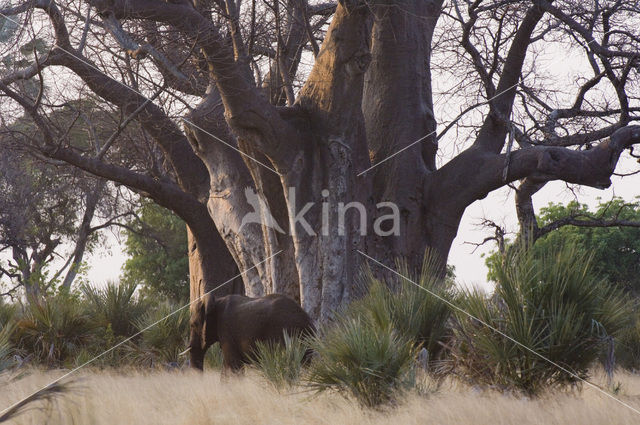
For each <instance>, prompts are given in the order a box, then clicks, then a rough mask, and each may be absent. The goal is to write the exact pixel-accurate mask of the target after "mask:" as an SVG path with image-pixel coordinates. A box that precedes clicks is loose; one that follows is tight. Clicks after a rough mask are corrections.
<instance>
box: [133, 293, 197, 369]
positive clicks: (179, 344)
mask: <svg viewBox="0 0 640 425" xmlns="http://www.w3.org/2000/svg"><path fill="white" fill-rule="evenodd" d="M180 307H181V306H179V305H175V304H172V303H169V302H165V303H162V304H160V305H158V306H157V307H155V308H153V309H151V310H149V311H148V312H147V313H146V314H145V315H144V316H143V317H142V318H141V319H139V320H137V321H136V322H135V323H136V327H137V329H138V330H139V331H143V332H142V335H141V340H140V341H139V342H138V343H137V344H136V345H135V347H134V351H135V353H134V354H135V356H136V358H137V359H138V360H139V361H142V362H143V363H147V364H149V365H152V366H153V365H155V364H157V363H161V364H169V363H180V362H182V361H183V360H184V358H183V357H181V356H180V355H179V354H180V353H181V352H182V351H184V350H185V348H186V347H187V346H188V343H187V339H188V338H187V337H188V331H189V309H187V308H183V309H181V310H179V311H178V309H179V308H180ZM152 325H153V326H152ZM147 328H148V329H147Z"/></svg>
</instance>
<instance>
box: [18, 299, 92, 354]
mask: <svg viewBox="0 0 640 425" xmlns="http://www.w3.org/2000/svg"><path fill="white" fill-rule="evenodd" d="M95 331H96V326H95V325H94V324H93V323H92V321H91V320H90V317H89V314H88V312H87V310H86V309H85V308H84V306H83V305H82V304H81V302H80V301H79V300H78V299H77V298H74V297H71V296H69V295H64V294H60V295H56V296H52V297H49V298H48V299H45V300H40V301H38V302H35V301H34V302H32V303H30V304H27V305H26V306H25V307H24V312H23V315H22V317H21V318H20V319H19V320H18V322H17V338H18V340H19V341H20V348H22V349H23V350H24V351H26V352H28V353H33V354H34V355H35V358H36V360H37V361H39V362H41V363H44V364H47V365H50V366H58V365H61V364H62V363H63V362H65V361H66V360H69V359H71V358H72V357H73V356H74V355H75V354H76V353H77V352H78V351H79V350H80V349H81V348H82V347H85V346H87V345H88V344H90V343H91V341H92V338H93V337H94V336H95Z"/></svg>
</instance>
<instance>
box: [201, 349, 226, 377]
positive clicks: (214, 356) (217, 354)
mask: <svg viewBox="0 0 640 425" xmlns="http://www.w3.org/2000/svg"><path fill="white" fill-rule="evenodd" d="M223 360H224V357H223V356H222V348H220V343H218V342H216V343H215V344H213V345H212V346H211V347H209V349H208V350H207V353H206V354H205V356H204V364H205V368H206V369H215V370H220V369H222V365H223Z"/></svg>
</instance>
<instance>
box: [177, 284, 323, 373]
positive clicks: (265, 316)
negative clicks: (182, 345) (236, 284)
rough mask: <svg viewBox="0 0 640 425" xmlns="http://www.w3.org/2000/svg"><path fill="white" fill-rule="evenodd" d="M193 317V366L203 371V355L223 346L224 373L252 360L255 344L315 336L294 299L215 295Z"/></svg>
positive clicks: (273, 295) (199, 306)
mask: <svg viewBox="0 0 640 425" xmlns="http://www.w3.org/2000/svg"><path fill="white" fill-rule="evenodd" d="M195 313H196V314H192V315H191V340H190V343H189V349H188V351H189V352H190V358H191V366H192V367H194V368H196V369H200V370H202V368H203V361H204V354H205V352H206V351H207V349H208V348H209V347H210V346H211V345H213V344H214V343H216V342H219V343H220V348H221V349H222V356H223V366H224V368H225V370H234V371H235V370H238V369H240V368H241V367H242V366H243V364H244V363H246V362H247V361H248V360H249V356H250V354H251V352H252V350H253V349H254V347H255V343H256V341H276V342H280V343H284V331H286V332H287V333H288V334H290V335H292V334H301V335H312V334H314V333H315V326H314V324H313V321H312V320H311V317H309V315H308V314H307V313H306V312H305V311H304V310H303V309H302V307H300V305H299V304H298V303H297V302H295V301H294V300H292V299H291V298H289V297H287V296H285V295H281V294H271V295H266V296H264V297H259V298H250V297H246V296H244V295H237V294H232V295H226V296H224V297H219V298H215V297H213V295H212V294H210V295H208V296H207V299H205V300H204V302H201V303H199V304H198V305H197V306H196V311H195Z"/></svg>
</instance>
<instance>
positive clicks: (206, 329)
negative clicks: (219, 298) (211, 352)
mask: <svg viewBox="0 0 640 425" xmlns="http://www.w3.org/2000/svg"><path fill="white" fill-rule="evenodd" d="M200 308H201V310H200V311H201V314H202V346H203V347H208V346H210V345H211V344H213V343H214V342H216V340H217V335H216V323H215V317H216V316H215V313H216V299H215V297H214V296H213V294H207V295H205V296H204V298H203V299H202V305H201V307H200Z"/></svg>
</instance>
